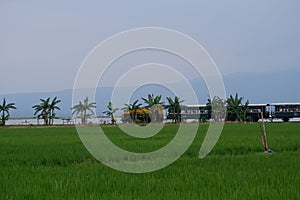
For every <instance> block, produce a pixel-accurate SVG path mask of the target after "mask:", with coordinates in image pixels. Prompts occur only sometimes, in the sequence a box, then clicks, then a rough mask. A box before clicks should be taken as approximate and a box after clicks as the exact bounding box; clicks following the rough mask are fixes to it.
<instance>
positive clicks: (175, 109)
mask: <svg viewBox="0 0 300 200" xmlns="http://www.w3.org/2000/svg"><path fill="white" fill-rule="evenodd" d="M167 100H168V103H169V104H168V105H166V108H168V112H169V113H172V114H173V120H174V121H175V123H177V122H180V120H181V117H180V113H181V106H180V104H181V103H182V102H184V100H180V99H179V97H177V96H175V97H174V100H173V99H172V98H171V97H167Z"/></svg>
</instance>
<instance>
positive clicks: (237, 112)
mask: <svg viewBox="0 0 300 200" xmlns="http://www.w3.org/2000/svg"><path fill="white" fill-rule="evenodd" d="M243 99H244V98H243V97H239V95H238V93H236V94H235V97H233V96H232V95H230V97H229V98H228V99H227V111H228V116H227V119H228V120H230V121H245V120H246V114H247V112H248V104H249V101H248V100H247V101H246V103H245V104H243V102H242V101H243Z"/></svg>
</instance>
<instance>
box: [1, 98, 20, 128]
mask: <svg viewBox="0 0 300 200" xmlns="http://www.w3.org/2000/svg"><path fill="white" fill-rule="evenodd" d="M9 109H17V108H16V106H15V103H8V104H6V100H5V98H3V102H2V105H0V112H2V116H1V124H0V125H1V126H5V122H6V121H7V120H9V117H10V115H9Z"/></svg>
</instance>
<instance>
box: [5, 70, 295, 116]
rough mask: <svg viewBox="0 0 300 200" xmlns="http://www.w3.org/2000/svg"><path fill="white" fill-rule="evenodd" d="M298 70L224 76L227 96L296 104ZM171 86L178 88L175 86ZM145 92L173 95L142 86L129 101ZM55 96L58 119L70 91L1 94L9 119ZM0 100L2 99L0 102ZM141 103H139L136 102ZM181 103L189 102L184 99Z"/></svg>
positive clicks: (202, 95)
mask: <svg viewBox="0 0 300 200" xmlns="http://www.w3.org/2000/svg"><path fill="white" fill-rule="evenodd" d="M299 74H300V69H295V70H293V71H283V72H276V73H274V72H269V73H236V74H231V75H227V76H224V77H223V79H224V83H225V87H226V93H227V96H229V94H235V93H236V92H238V93H239V95H240V96H243V97H245V99H249V101H250V103H271V102H300V92H299V89H298V87H299V85H300V84H299V83H300V81H299V77H298V76H299ZM191 85H192V87H193V88H194V90H195V91H196V93H197V96H198V99H199V103H201V104H205V103H206V100H207V98H208V90H207V88H206V86H205V84H204V82H203V80H202V79H197V80H192V81H191ZM174 86H175V87H180V83H176V84H175V85H174ZM112 90H113V88H112V87H102V88H98V89H97V92H96V102H97V115H102V112H103V111H104V110H105V109H106V105H107V102H108V101H110V97H111V94H112ZM148 93H154V94H162V96H163V101H166V100H165V97H167V96H173V93H172V92H171V91H169V90H168V89H166V88H163V87H158V86H157V85H156V86H151V87H150V86H144V87H141V88H140V89H138V90H136V91H135V92H134V94H133V95H132V98H131V100H135V99H140V97H146V95H147V94H148ZM55 96H57V97H58V98H59V99H61V100H62V102H61V103H60V104H59V106H60V108H61V110H60V111H57V115H58V116H70V115H71V109H70V108H71V107H72V89H69V90H62V91H57V92H36V93H17V94H1V95H0V98H1V99H2V98H3V97H5V98H6V99H7V101H9V102H14V103H16V106H17V108H18V109H17V110H11V115H12V116H13V117H25V116H26V117H30V116H33V109H32V106H33V105H35V104H38V103H39V99H40V98H47V97H51V98H53V97H55ZM1 101H2V100H1ZM140 102H141V103H142V100H140ZM185 103H189V101H188V99H185Z"/></svg>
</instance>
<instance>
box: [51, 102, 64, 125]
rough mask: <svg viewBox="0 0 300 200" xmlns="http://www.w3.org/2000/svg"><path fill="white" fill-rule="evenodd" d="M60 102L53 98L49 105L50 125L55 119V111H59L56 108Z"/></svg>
mask: <svg viewBox="0 0 300 200" xmlns="http://www.w3.org/2000/svg"><path fill="white" fill-rule="evenodd" d="M60 102H61V100H59V99H57V97H54V99H53V100H52V101H51V103H50V104H49V115H50V116H49V118H50V121H49V122H50V123H51V124H52V125H53V122H54V119H55V118H56V114H55V112H54V110H55V109H57V110H60V108H59V107H58V106H57V104H58V103H60Z"/></svg>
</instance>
